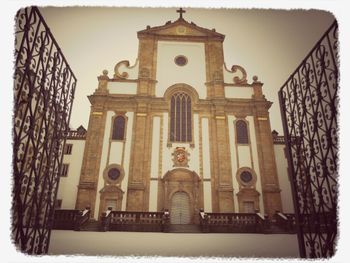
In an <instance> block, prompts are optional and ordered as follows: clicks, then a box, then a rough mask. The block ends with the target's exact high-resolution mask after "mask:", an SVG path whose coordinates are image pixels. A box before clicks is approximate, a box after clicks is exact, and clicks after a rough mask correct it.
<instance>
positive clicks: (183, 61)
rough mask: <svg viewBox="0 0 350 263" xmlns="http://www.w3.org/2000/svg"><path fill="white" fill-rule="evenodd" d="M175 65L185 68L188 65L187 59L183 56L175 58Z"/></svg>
mask: <svg viewBox="0 0 350 263" xmlns="http://www.w3.org/2000/svg"><path fill="white" fill-rule="evenodd" d="M175 64H176V65H178V66H185V65H186V64H187V58H186V57H185V56H183V55H180V56H177V57H176V58H175Z"/></svg>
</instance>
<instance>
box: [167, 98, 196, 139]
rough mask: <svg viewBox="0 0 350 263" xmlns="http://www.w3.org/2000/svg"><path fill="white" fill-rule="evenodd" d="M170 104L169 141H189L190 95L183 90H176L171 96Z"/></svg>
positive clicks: (190, 130)
mask: <svg viewBox="0 0 350 263" xmlns="http://www.w3.org/2000/svg"><path fill="white" fill-rule="evenodd" d="M170 104H171V105H170V141H171V142H191V141H192V108H191V97H190V96H189V95H187V94H186V93H184V92H177V93H175V94H174V95H173V96H171V102H170Z"/></svg>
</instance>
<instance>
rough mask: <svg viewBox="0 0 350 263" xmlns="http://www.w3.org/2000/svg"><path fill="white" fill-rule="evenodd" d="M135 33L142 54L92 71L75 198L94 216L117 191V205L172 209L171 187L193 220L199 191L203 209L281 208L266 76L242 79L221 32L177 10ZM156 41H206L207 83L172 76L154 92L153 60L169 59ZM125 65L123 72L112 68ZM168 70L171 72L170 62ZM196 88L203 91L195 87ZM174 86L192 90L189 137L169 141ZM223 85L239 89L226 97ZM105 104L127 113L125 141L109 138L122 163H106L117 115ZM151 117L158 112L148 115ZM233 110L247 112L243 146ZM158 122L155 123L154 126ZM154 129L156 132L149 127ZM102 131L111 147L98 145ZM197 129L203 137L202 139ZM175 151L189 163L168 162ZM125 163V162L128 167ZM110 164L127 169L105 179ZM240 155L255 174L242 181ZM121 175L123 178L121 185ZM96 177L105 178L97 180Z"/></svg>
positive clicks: (78, 205) (241, 117)
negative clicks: (94, 79) (94, 84)
mask: <svg viewBox="0 0 350 263" xmlns="http://www.w3.org/2000/svg"><path fill="white" fill-rule="evenodd" d="M138 38H139V54H138V59H137V62H136V64H135V66H132V67H129V62H128V61H127V62H125V61H123V62H120V63H118V64H117V65H116V67H115V74H114V76H113V77H112V78H110V77H109V76H108V72H107V71H104V72H103V75H101V76H100V77H99V78H98V80H99V84H98V88H97V89H96V91H95V93H94V94H93V95H91V96H89V99H90V102H91V105H92V106H91V113H90V121H89V127H88V131H87V136H86V143H85V150H84V156H83V163H82V169H81V175H80V181H79V185H78V193H77V200H76V208H78V209H81V208H84V207H86V206H89V207H91V209H92V210H93V213H94V214H95V216H96V217H98V216H99V214H100V213H102V211H104V210H105V209H106V204H107V203H108V202H112V201H113V200H114V201H115V204H116V208H117V209H119V210H127V211H149V209H150V206H152V207H157V210H158V211H162V210H164V209H169V210H170V212H171V209H172V207H171V204H172V196H173V195H174V194H175V193H176V192H186V193H187V195H188V196H189V202H190V203H189V204H188V207H190V215H191V222H196V221H197V220H198V218H197V215H198V212H199V210H200V209H201V208H204V210H206V209H207V207H205V206H204V203H205V201H204V200H209V202H210V204H211V207H210V209H211V211H208V212H222V213H224V212H245V211H244V205H243V204H244V202H253V204H254V210H259V211H261V212H263V213H266V214H269V215H272V214H273V213H274V212H275V211H276V210H279V211H282V210H283V209H282V202H281V190H280V187H279V180H278V174H277V168H276V161H275V152H274V146H273V138H272V135H271V127H270V121H269V112H268V110H269V108H270V106H271V104H272V103H271V102H269V101H267V100H266V99H265V97H264V95H263V92H262V86H263V84H262V83H261V82H260V81H258V78H257V77H255V76H254V77H253V81H252V83H250V84H249V83H248V81H247V74H246V72H245V70H244V69H243V68H242V67H240V66H233V67H232V68H231V70H228V69H227V68H226V65H225V63H224V56H223V41H224V38H225V36H224V35H222V34H219V33H217V32H216V31H215V30H214V29H213V30H208V29H204V28H201V27H199V26H197V25H195V24H194V23H189V22H187V21H186V20H185V19H183V18H182V16H181V17H180V18H179V19H178V20H176V21H175V22H167V23H166V24H165V25H163V26H159V27H153V28H151V27H147V28H146V29H145V30H142V31H139V32H138ZM160 41H167V42H166V43H167V44H168V43H174V45H175V46H176V48H179V50H181V45H183V46H184V50H185V49H186V47H187V46H188V45H187V44H186V43H189V44H190V43H196V44H198V48H201V47H203V49H204V57H203V58H202V59H203V61H204V63H205V73H204V74H205V76H202V77H203V78H204V79H205V83H201V86H199V87H193V86H191V85H189V84H187V83H185V82H183V81H181V80H178V79H174V81H173V84H172V85H169V86H168V87H165V88H166V91H165V93H164V95H163V96H156V94H157V92H156V90H157V89H158V88H164V87H159V85H158V81H157V78H158V77H159V76H157V65H158V63H160V62H162V63H173V61H172V62H166V61H165V62H164V61H159V60H160V59H162V58H161V57H159V56H158V53H157V52H158V43H160ZM194 48H197V46H196V47H194ZM198 54H201V53H200V52H198ZM178 55H182V54H178ZM188 56H189V57H188V63H194V61H195V60H196V59H195V58H194V57H191V54H190V55H188ZM198 56H200V55H198ZM122 66H123V67H124V68H123V70H124V71H125V72H120V71H119V70H121V67H122ZM135 70H137V77H136V78H130V77H129V76H131V75H132V72H131V71H135ZM178 70H179V71H180V70H182V71H185V70H186V65H184V66H179V69H178ZM128 71H129V73H128ZM174 74H175V73H174ZM195 74H196V72H193V78H196V75H195ZM226 76H229V77H230V78H229V79H227V77H226ZM167 78H168V79H170V80H171V78H172V72H169V75H168V76H167ZM112 85H113V89H112ZM133 85H135V87H136V89H135V92H134V91H133V89H132V88H131V89H129V90H130V92H129V93H128V94H125V93H123V87H125V90H126V87H134V86H133ZM201 89H204V90H205V92H204V93H203V92H199V91H201ZM177 92H183V93H185V94H187V95H188V96H189V98H190V99H191V104H190V106H188V107H190V114H191V115H190V116H187V117H186V118H189V119H190V123H191V125H190V127H191V131H190V132H191V134H192V140H191V141H175V142H174V141H171V140H170V139H169V138H170V137H169V135H170V132H172V131H170V128H169V127H170V121H171V118H173V116H171V115H170V105H171V98H172V95H173V94H176V93H177ZM227 92H230V94H237V96H236V95H235V96H234V97H232V96H231V97H229V96H227V94H228V93H227ZM199 94H206V96H205V97H203V95H199ZM246 94H248V95H246ZM108 112H112V113H113V116H114V117H115V116H119V115H123V116H124V115H125V114H126V113H133V120H132V127H131V129H130V130H131V133H130V134H129V133H127V132H126V134H125V139H124V138H123V140H121V144H122V145H123V146H122V147H121V148H116V149H120V151H123V152H122V154H121V155H122V156H123V157H122V161H119V163H113V162H114V161H113V160H112V159H111V158H109V156H110V155H111V154H112V153H111V146H110V145H111V142H113V138H112V139H111V138H110V136H111V135H110V134H111V133H112V132H113V127H114V126H113V124H111V123H113V120H114V117H113V118H107V115H108ZM179 112H180V110H179ZM181 112H182V111H181ZM108 116H109V115H108ZM155 118H158V119H157V120H158V121H154V120H155ZM203 119H205V120H207V123H208V126H203V127H202V122H203ZM233 119H235V120H244V121H245V122H246V123H247V124H248V126H247V127H248V133H249V134H250V135H249V138H250V137H252V138H250V139H249V143H248V144H245V145H243V146H242V145H241V146H242V147H239V144H238V142H237V136H236V134H237V132H236V130H235V128H234V127H235V124H234V122H231V120H233ZM155 123H156V125H157V126H154V125H155ZM106 124H108V125H109V126H108V125H106ZM128 125H131V121H130V123H129V121H128V122H126V126H128ZM107 126H108V127H111V128H110V130H108V131H106V130H105V129H106V127H107ZM232 127H233V128H232ZM126 129H127V128H126V127H125V130H126ZM155 131H156V134H158V137H157V136H154V132H155ZM232 133H234V134H235V135H233V134H232ZM106 134H107V136H108V138H109V139H108V140H107V139H106V141H109V147H104V140H105V136H106ZM203 137H208V138H209V145H206V142H205V141H204V139H203ZM126 139H128V140H130V143H131V146H130V152H127V151H126V149H127V148H126V146H125V145H126V143H125V140H126ZM154 140H159V141H157V142H155V141H154ZM154 145H157V147H155V146H154ZM116 147H117V146H116ZM118 147H119V146H118ZM176 147H178V148H181V149H182V150H183V153H182V155H179V156H178V157H176V156H175V157H174V152H175V149H176ZM206 147H207V148H208V149H209V150H208V151H206V150H205V149H207V148H206ZM105 148H106V149H108V150H105ZM208 153H209V155H210V158H207V159H209V163H203V160H204V158H205V156H204V155H205V154H208ZM105 155H108V156H107V157H106V156H105ZM174 158H188V159H186V165H180V163H181V162H182V159H179V160H178V161H177V162H174ZM105 160H107V161H105ZM115 162H116V161H115ZM155 162H156V163H155ZM125 163H128V169H126V167H125ZM113 164H115V165H117V166H120V167H121V170H126V171H125V174H127V176H124V177H123V178H122V177H118V179H117V181H118V180H119V181H118V183H111V182H109V181H108V180H106V173H108V171H109V167H110V166H111V165H113ZM243 164H245V166H244V167H245V169H246V171H251V172H249V173H250V174H251V175H252V179H251V181H250V182H248V183H247V184H244V183H243V184H242V181H240V172H241V171H243V170H244V169H243V168H244V167H243V166H242V165H243ZM246 165H248V166H247V167H246ZM204 166H205V167H209V171H204V168H203V167H204ZM242 169H243V170H242ZM205 174H210V176H205ZM118 176H119V174H118ZM248 177H249V176H248ZM248 177H247V178H248ZM121 178H122V179H121ZM247 178H243V179H244V180H248V179H249V178H248V179H247ZM123 180H127V185H126V186H125V187H124V186H123V182H124V181H123ZM99 182H100V183H99ZM125 182H126V181H125ZM152 182H157V183H152ZM204 182H205V183H210V189H211V193H208V192H205V191H204ZM99 185H101V186H102V187H100V188H99ZM207 195H210V196H207ZM98 196H99V198H98ZM152 196H156V198H153V197H152ZM125 199H126V200H125ZM155 200H156V201H155ZM152 202H156V203H152ZM123 203H125V205H123ZM208 209H209V208H208ZM97 210H99V211H97Z"/></svg>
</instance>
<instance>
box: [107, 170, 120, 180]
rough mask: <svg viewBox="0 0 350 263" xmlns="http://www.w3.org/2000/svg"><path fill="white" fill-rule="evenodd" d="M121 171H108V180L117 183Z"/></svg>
mask: <svg viewBox="0 0 350 263" xmlns="http://www.w3.org/2000/svg"><path fill="white" fill-rule="evenodd" d="M119 176H120V171H119V169H117V168H112V169H110V170H109V171H108V178H109V179H111V180H113V181H115V180H117V179H118V178H119Z"/></svg>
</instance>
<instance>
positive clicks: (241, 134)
mask: <svg viewBox="0 0 350 263" xmlns="http://www.w3.org/2000/svg"><path fill="white" fill-rule="evenodd" d="M236 133H237V143H240V144H248V143H249V142H248V127H247V123H246V122H245V121H243V120H238V121H237V122H236Z"/></svg>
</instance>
